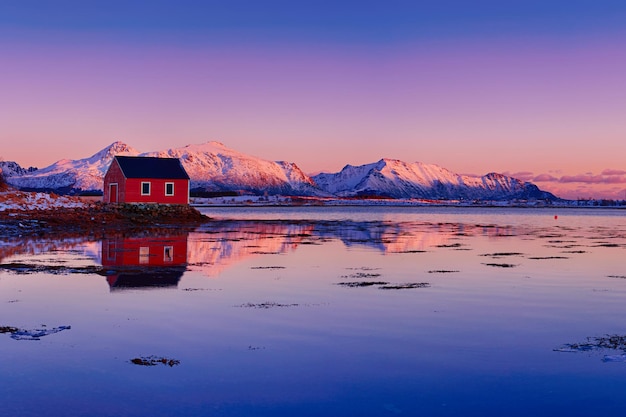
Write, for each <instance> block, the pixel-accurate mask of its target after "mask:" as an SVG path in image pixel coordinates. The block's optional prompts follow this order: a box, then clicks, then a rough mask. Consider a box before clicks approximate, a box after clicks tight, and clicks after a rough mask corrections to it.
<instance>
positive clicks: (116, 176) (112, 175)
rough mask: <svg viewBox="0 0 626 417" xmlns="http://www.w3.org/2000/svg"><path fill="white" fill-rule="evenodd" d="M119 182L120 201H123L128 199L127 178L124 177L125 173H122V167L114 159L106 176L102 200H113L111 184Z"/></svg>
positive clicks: (107, 201)
mask: <svg viewBox="0 0 626 417" xmlns="http://www.w3.org/2000/svg"><path fill="white" fill-rule="evenodd" d="M111 183H117V192H118V200H117V201H118V202H119V203H123V202H125V201H126V178H124V174H123V173H122V169H121V168H120V166H119V164H118V163H117V161H116V160H115V159H114V160H113V162H112V163H111V166H110V167H109V170H108V171H107V173H106V174H105V176H104V190H103V191H104V195H103V197H102V201H104V202H105V203H110V202H111V196H110V195H109V189H110V187H109V184H111Z"/></svg>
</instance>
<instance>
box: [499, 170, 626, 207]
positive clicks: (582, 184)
mask: <svg viewBox="0 0 626 417" xmlns="http://www.w3.org/2000/svg"><path fill="white" fill-rule="evenodd" d="M504 174H505V175H508V176H511V177H513V178H517V179H519V180H522V181H529V182H532V183H536V184H537V185H539V186H540V188H541V189H544V190H545V191H550V192H551V193H553V194H555V195H557V196H558V197H561V198H566V199H578V198H607V199H614V200H623V199H626V187H616V186H615V185H616V184H626V171H624V170H619V169H604V170H602V172H601V173H600V174H598V175H595V174H593V173H584V174H576V175H562V176H560V177H557V176H554V175H552V174H545V173H544V174H539V175H533V173H532V172H529V171H523V172H517V173H508V172H505V173H504Z"/></svg>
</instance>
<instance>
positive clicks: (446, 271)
mask: <svg viewBox="0 0 626 417" xmlns="http://www.w3.org/2000/svg"><path fill="white" fill-rule="evenodd" d="M454 272H460V271H455V270H448V269H433V270H431V271H428V273H429V274H452V273H454Z"/></svg>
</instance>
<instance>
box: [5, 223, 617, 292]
mask: <svg viewBox="0 0 626 417" xmlns="http://www.w3.org/2000/svg"><path fill="white" fill-rule="evenodd" d="M574 232H576V233H574ZM153 233H154V232H150V233H149V232H145V233H143V234H140V235H132V236H122V235H115V236H106V237H104V238H102V239H101V240H100V241H99V242H98V241H95V242H94V241H92V240H90V239H89V238H87V237H71V238H68V237H65V238H63V239H58V240H56V239H54V238H45V239H44V238H37V239H22V240H19V239H18V240H12V241H5V242H0V262H1V264H0V267H1V268H3V269H8V270H12V271H13V272H16V273H32V272H50V273H56V274H58V273H93V272H96V273H100V274H102V275H105V276H106V278H107V282H108V283H109V286H110V288H111V289H117V288H142V287H176V286H177V285H178V282H179V281H180V278H181V277H182V275H183V273H184V272H185V271H186V270H191V271H199V272H201V273H202V274H203V275H205V276H209V277H215V276H217V275H219V274H220V273H221V272H222V271H223V270H224V269H226V268H228V267H230V266H232V265H234V264H236V263H239V262H242V261H244V260H246V259H249V258H252V257H258V256H260V255H268V254H269V255H271V254H287V253H289V252H292V251H295V250H296V249H297V248H298V247H300V246H304V245H322V244H324V243H325V242H328V241H340V242H341V243H342V244H343V245H344V246H345V248H346V249H347V250H351V249H363V250H372V251H375V252H379V253H382V254H401V253H419V252H430V251H437V250H442V249H447V250H457V251H462V250H474V249H477V248H476V247H471V246H470V245H468V244H467V243H466V242H468V241H469V240H471V239H472V238H474V237H484V238H487V239H488V240H494V241H502V239H503V238H510V239H512V238H516V239H517V242H518V243H517V245H519V244H520V243H521V242H523V241H536V240H539V241H541V242H542V247H543V248H545V250H543V251H542V252H541V253H534V254H524V253H520V254H519V255H520V256H526V257H527V259H531V260H541V259H559V258H560V259H567V256H563V255H570V256H571V255H572V254H583V253H586V252H587V251H588V249H587V250H584V249H586V248H594V247H596V248H597V247H618V248H619V247H625V246H626V245H624V243H623V240H624V239H625V233H624V232H623V231H622V230H620V229H610V228H599V227H591V228H589V230H581V229H577V228H570V227H567V226H559V225H555V226H553V227H531V226H528V225H518V226H506V225H505V226H499V225H493V224H488V223H485V224H471V223H470V224H468V223H429V222H391V221H361V222H357V221H301V220H292V221H280V220H267V221H252V220H234V221H214V222H211V223H208V224H206V225H204V226H201V227H200V228H197V229H195V230H192V231H186V230H172V229H164V230H160V231H158V232H157V234H153ZM564 236H568V239H564V238H563V237H564ZM553 249H561V251H559V252H555V253H550V254H549V256H546V253H548V252H550V251H551V250H553ZM572 249H574V250H572ZM50 253H63V254H64V256H65V259H63V260H59V258H56V257H49V256H46V254H50ZM94 261H95V262H96V264H93V262H94ZM90 262H91V264H90ZM98 267H100V268H98Z"/></svg>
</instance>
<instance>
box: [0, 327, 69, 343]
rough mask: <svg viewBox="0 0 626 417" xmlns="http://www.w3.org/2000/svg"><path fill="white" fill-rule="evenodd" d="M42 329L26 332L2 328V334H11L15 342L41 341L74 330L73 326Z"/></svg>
mask: <svg viewBox="0 0 626 417" xmlns="http://www.w3.org/2000/svg"><path fill="white" fill-rule="evenodd" d="M42 327H44V329H33V330H24V329H18V328H17V327H13V326H0V333H10V334H11V339H14V340H41V338H42V337H44V336H48V335H50V334H54V333H58V332H60V331H63V330H69V329H71V328H72V326H59V327H53V328H51V329H48V328H45V327H46V326H45V325H42Z"/></svg>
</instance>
